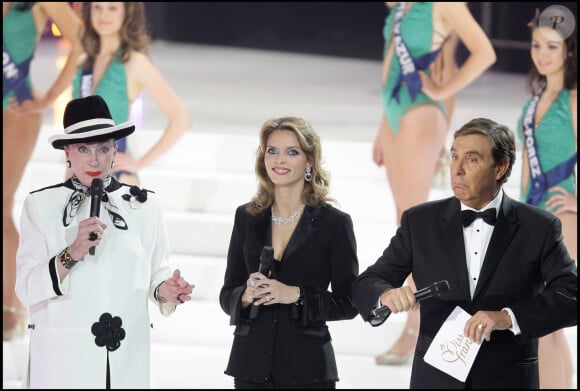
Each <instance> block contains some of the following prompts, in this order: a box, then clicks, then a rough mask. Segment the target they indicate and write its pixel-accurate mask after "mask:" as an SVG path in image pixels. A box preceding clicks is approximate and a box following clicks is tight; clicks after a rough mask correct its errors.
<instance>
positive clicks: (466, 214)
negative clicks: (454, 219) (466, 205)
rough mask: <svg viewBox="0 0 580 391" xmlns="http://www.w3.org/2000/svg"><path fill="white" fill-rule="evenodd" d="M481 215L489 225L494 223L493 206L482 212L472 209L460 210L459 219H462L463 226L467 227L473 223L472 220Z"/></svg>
mask: <svg viewBox="0 0 580 391" xmlns="http://www.w3.org/2000/svg"><path fill="white" fill-rule="evenodd" d="M478 217H481V218H482V219H483V221H485V222H486V223H488V224H489V225H495V208H489V209H486V210H484V211H483V212H476V211H473V210H464V211H461V220H462V221H463V226H464V227H467V226H469V225H471V223H473V220H475V219H476V218H478Z"/></svg>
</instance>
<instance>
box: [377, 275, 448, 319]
mask: <svg viewBox="0 0 580 391" xmlns="http://www.w3.org/2000/svg"><path fill="white" fill-rule="evenodd" d="M450 290H451V288H450V286H449V282H448V281H447V280H443V281H437V282H434V283H433V284H431V285H428V286H426V287H425V288H423V289H419V290H418V291H417V292H415V300H417V301H418V302H419V303H420V302H422V301H423V300H426V299H430V298H432V297H440V296H441V295H442V294H443V293H447V292H449V291H450ZM372 315H373V317H374V318H375V319H374V322H380V323H383V322H384V321H385V320H386V319H387V318H388V317H389V315H391V310H390V309H389V307H387V306H383V307H380V308H377V309H376V310H373V311H372ZM376 318H380V319H376ZM380 323H379V324H380Z"/></svg>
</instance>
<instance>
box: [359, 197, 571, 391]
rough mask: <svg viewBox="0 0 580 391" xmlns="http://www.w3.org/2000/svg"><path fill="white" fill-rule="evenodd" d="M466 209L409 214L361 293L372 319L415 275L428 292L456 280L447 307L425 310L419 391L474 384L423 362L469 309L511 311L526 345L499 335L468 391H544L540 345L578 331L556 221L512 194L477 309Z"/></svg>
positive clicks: (362, 280) (484, 349)
mask: <svg viewBox="0 0 580 391" xmlns="http://www.w3.org/2000/svg"><path fill="white" fill-rule="evenodd" d="M460 209H461V207H460V203H459V201H458V200H457V199H456V198H455V197H452V198H448V199H444V200H440V201H432V202H428V203H424V204H422V205H419V206H416V207H413V208H410V209H408V210H407V211H406V212H405V213H404V214H403V216H402V220H401V227H400V228H399V229H398V230H397V232H396V234H395V236H394V237H393V238H392V240H391V243H390V244H389V246H388V247H387V248H386V250H385V251H384V252H383V255H382V256H381V257H380V258H379V259H378V260H377V261H376V263H375V264H374V265H372V266H370V267H369V268H368V269H367V270H366V271H364V272H363V273H362V274H361V275H360V276H359V278H358V279H357V280H356V281H355V283H354V284H353V301H354V303H355V305H356V306H357V308H358V310H359V311H360V313H361V315H362V317H363V319H365V320H369V319H370V313H371V309H372V308H373V307H374V306H375V305H376V303H377V300H378V298H379V296H380V294H381V293H382V292H383V291H384V290H385V289H390V288H396V287H400V286H401V285H402V284H403V283H404V281H405V279H406V277H407V276H408V274H409V273H413V278H414V280H415V283H416V286H417V288H418V289H421V288H423V287H426V286H427V285H429V284H431V283H433V282H436V281H440V280H448V281H449V284H450V287H451V291H450V292H449V294H448V295H447V296H446V297H443V298H441V299H439V298H434V299H429V300H425V301H423V302H422V303H421V305H420V312H421V325H420V330H419V339H418V342H417V348H416V350H415V357H414V360H413V369H412V373H411V388H464V387H465V386H466V384H465V383H462V382H459V381H458V380H456V379H455V378H453V377H451V376H449V375H447V374H445V373H443V372H442V371H439V370H438V369H436V368H434V367H433V366H431V365H430V364H427V363H426V362H425V361H423V356H424V355H425V352H426V351H427V348H428V347H429V345H430V343H431V341H432V338H433V337H434V336H435V334H436V333H437V331H438V330H439V328H440V327H441V325H442V324H443V322H444V321H445V319H446V318H447V316H448V315H449V314H450V313H451V311H452V310H453V309H454V308H455V307H456V306H460V307H462V308H463V309H464V310H465V311H467V312H468V313H470V314H474V313H475V312H477V311H479V310H488V311H498V310H501V309H502V308H503V307H510V308H511V309H512V310H513V312H514V315H515V318H516V320H517V322H518V324H519V326H520V328H521V335H518V336H515V335H514V334H513V333H512V332H511V331H510V330H503V331H497V330H496V331H494V332H493V333H492V334H491V340H490V342H486V341H484V342H483V343H482V346H481V349H480V351H479V353H478V356H477V358H476V360H475V363H474V365H473V367H472V369H471V372H470V374H469V376H468V379H467V381H466V383H468V384H469V385H470V386H471V387H473V388H498V387H500V388H501V387H503V388H538V387H539V383H538V361H537V357H538V355H537V350H538V340H537V339H538V338H539V337H541V336H543V335H546V334H549V333H550V332H552V331H554V330H557V329H560V328H563V327H569V326H574V325H576V323H577V308H576V305H577V303H576V297H577V274H576V273H577V272H576V266H575V264H574V261H573V260H572V259H571V258H570V256H569V254H568V252H567V250H566V247H565V246H564V244H563V242H562V233H561V223H560V220H559V219H557V218H556V217H555V216H554V215H552V214H550V213H548V212H546V211H543V210H541V209H539V208H536V207H532V206H529V205H526V204H523V203H521V202H517V201H515V200H513V199H511V198H509V197H508V196H507V195H506V194H505V193H504V196H503V202H502V206H501V210H500V212H499V215H498V220H497V223H496V225H495V228H494V230H493V234H492V237H491V240H490V243H489V247H488V249H487V252H486V255H485V259H484V262H483V265H482V268H481V274H480V279H479V281H478V282H477V286H476V289H475V292H474V296H473V299H472V298H471V297H470V293H469V283H468V272H467V261H466V259H465V257H466V256H465V246H464V240H463V228H462V224H461V213H460Z"/></svg>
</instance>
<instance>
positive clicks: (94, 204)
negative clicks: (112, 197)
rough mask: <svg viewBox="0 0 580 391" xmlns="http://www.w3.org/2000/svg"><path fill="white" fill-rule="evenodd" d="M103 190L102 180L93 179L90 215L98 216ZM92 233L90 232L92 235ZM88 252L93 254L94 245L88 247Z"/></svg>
mask: <svg viewBox="0 0 580 391" xmlns="http://www.w3.org/2000/svg"><path fill="white" fill-rule="evenodd" d="M104 191H105V189H104V185H103V180H102V179H99V178H95V179H93V182H92V183H91V217H93V216H97V217H99V211H100V210H101V196H102V195H103V192H104ZM92 234H93V233H91V235H92ZM89 254H91V255H95V246H93V247H91V248H90V249H89Z"/></svg>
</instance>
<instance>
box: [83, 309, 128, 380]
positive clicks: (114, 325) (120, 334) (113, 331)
mask: <svg viewBox="0 0 580 391" xmlns="http://www.w3.org/2000/svg"><path fill="white" fill-rule="evenodd" d="M122 324H123V321H122V320H121V318H119V317H118V316H112V315H111V314H109V313H108V312H105V313H104V314H102V315H101V317H100V318H99V321H98V322H95V323H93V326H92V327H91V332H92V333H93V335H94V336H95V344H97V346H99V347H102V346H105V347H106V348H107V370H106V374H105V376H106V385H107V387H106V388H107V389H110V388H111V369H110V365H109V352H114V351H115V350H117V349H119V347H120V346H121V340H123V339H124V338H125V329H123V328H122V327H121V325H122Z"/></svg>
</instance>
